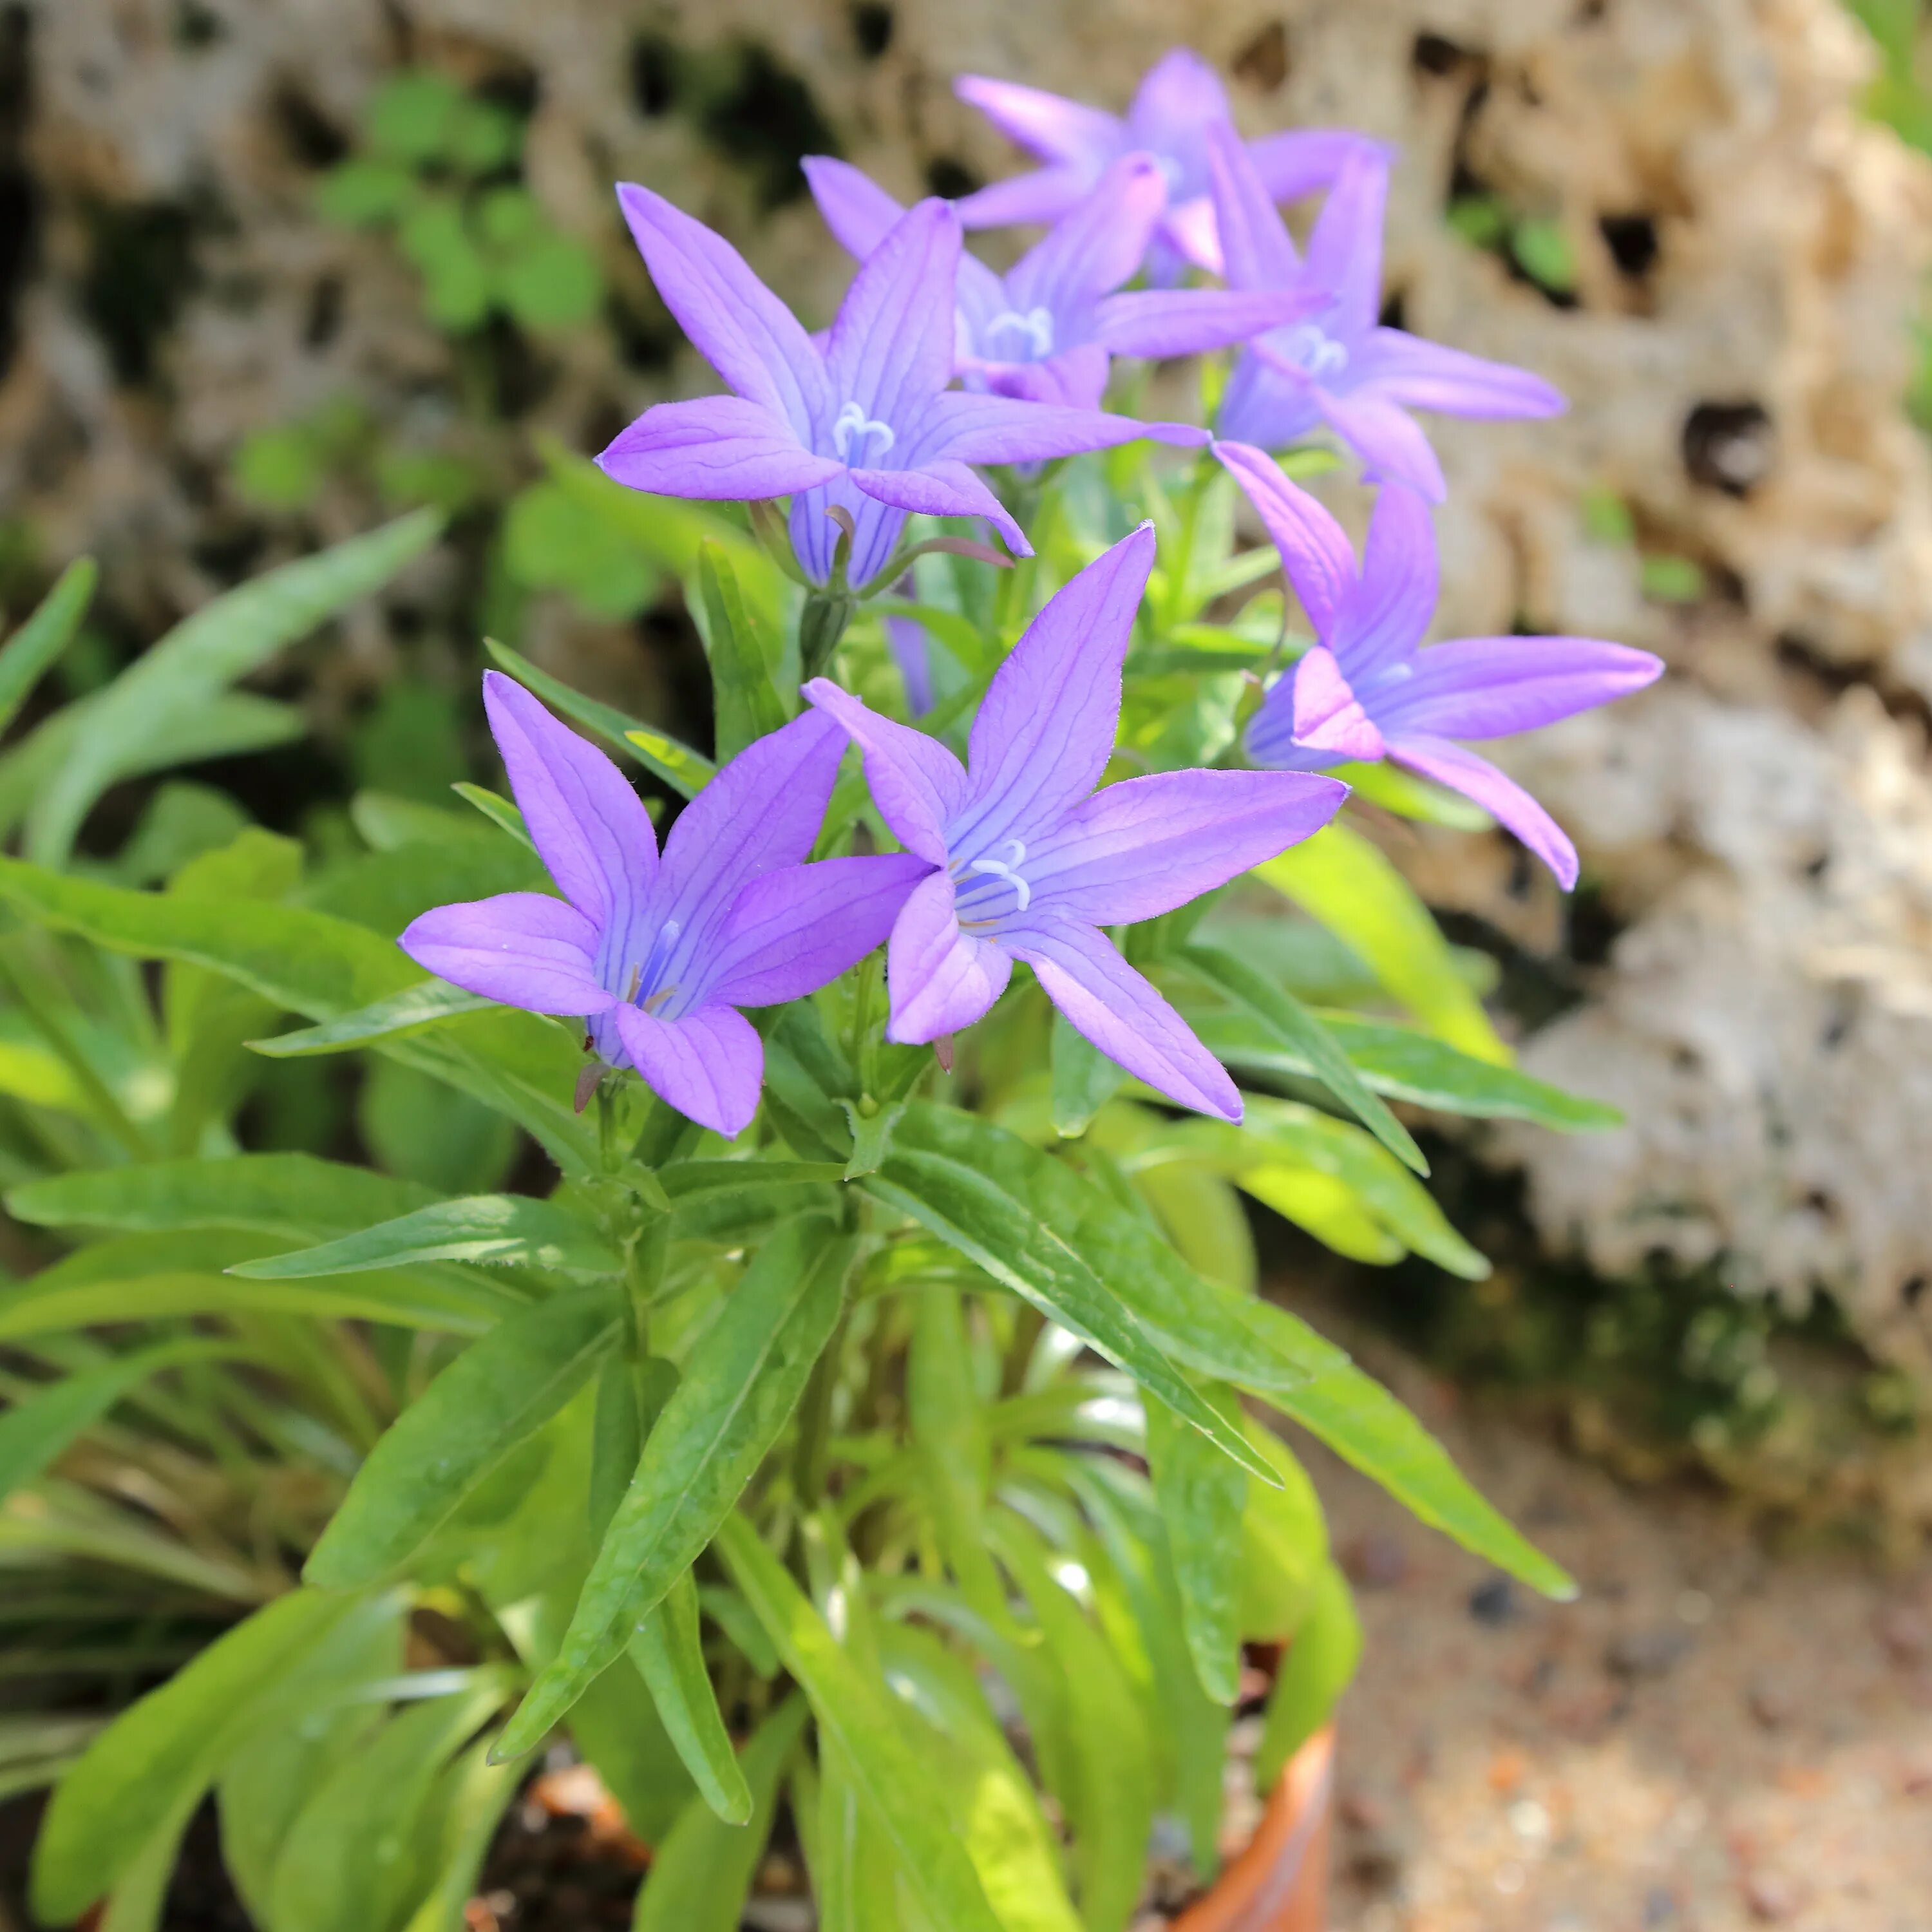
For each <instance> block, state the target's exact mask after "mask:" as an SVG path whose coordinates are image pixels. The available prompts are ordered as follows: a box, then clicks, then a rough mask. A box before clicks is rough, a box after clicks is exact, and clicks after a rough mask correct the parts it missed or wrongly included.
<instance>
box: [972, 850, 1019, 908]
mask: <svg viewBox="0 0 1932 1932" xmlns="http://www.w3.org/2000/svg"><path fill="white" fill-rule="evenodd" d="M1007 850H1008V851H1009V852H1010V853H1012V854H1013V857H1012V858H1011V859H974V861H973V862H972V863H971V865H968V867H967V868H966V869H967V871H969V872H983V873H986V874H988V875H989V877H992V878H995V879H1004V880H1006V882H1007V884H1008V885H1010V886H1012V887H1013V893H1014V895H1015V897H1016V898H1018V899H1019V902H1020V903H1019V910H1021V911H1022V912H1025V910H1026V909H1027V907H1028V906H1030V905H1031V904H1033V888H1032V886H1030V885H1028V883H1027V882H1026V881H1025V880H1024V879H1023V878H1022V877H1020V875H1019V873H1017V872H1016V871H1014V870H1013V868H1014V866H1016V865H1019V863H1020V862H1022V860H1023V859H1025V857H1026V847H1025V845H1024V844H1022V843H1021V842H1020V841H1019V839H1017V838H1009V839H1008V840H1007Z"/></svg>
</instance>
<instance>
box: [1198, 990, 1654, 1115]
mask: <svg viewBox="0 0 1932 1932" xmlns="http://www.w3.org/2000/svg"><path fill="white" fill-rule="evenodd" d="M1187 1017H1188V1022H1189V1024H1190V1025H1192V1026H1193V1028H1194V1030H1195V1031H1196V1033H1198V1034H1199V1035H1200V1036H1201V1038H1202V1042H1203V1043H1204V1044H1205V1046H1207V1047H1208V1050H1209V1051H1210V1052H1211V1053H1213V1054H1214V1056H1215V1058H1217V1059H1219V1060H1224V1061H1226V1062H1227V1063H1228V1064H1229V1066H1231V1067H1240V1068H1242V1069H1243V1070H1246V1071H1248V1072H1250V1073H1258V1074H1263V1075H1268V1076H1275V1077H1277V1078H1280V1077H1286V1078H1288V1079H1312V1078H1313V1072H1314V1070H1313V1067H1311V1066H1310V1064H1309V1063H1308V1061H1307V1060H1306V1059H1305V1058H1303V1057H1302V1056H1301V1055H1299V1054H1296V1053H1291V1052H1287V1051H1286V1049H1283V1048H1282V1047H1281V1046H1279V1045H1278V1044H1277V1043H1276V1041H1275V1040H1274V1038H1273V1037H1271V1036H1269V1035H1268V1034H1265V1032H1264V1031H1263V1030H1262V1028H1260V1027H1259V1025H1257V1024H1256V1023H1255V1022H1253V1020H1252V1019H1250V1016H1247V1014H1244V1013H1230V1012H1228V1011H1227V1010H1225V1009H1224V1010H1220V1011H1217V1012H1210V1011H1208V1010H1205V1009H1202V1010H1195V1009H1193V1007H1190V1008H1189V1009H1188V1011H1187ZM1319 1019H1320V1020H1321V1022H1322V1025H1323V1026H1325V1028H1328V1031H1329V1032H1330V1034H1332V1035H1333V1036H1334V1038H1335V1040H1336V1041H1337V1043H1338V1044H1339V1045H1340V1046H1341V1048H1342V1049H1343V1052H1346V1054H1347V1055H1348V1056H1349V1059H1350V1060H1351V1061H1353V1062H1354V1063H1355V1067H1356V1070H1357V1071H1358V1072H1359V1073H1361V1076H1362V1078H1363V1079H1364V1080H1365V1081H1366V1082H1367V1083H1368V1084H1369V1085H1370V1087H1372V1088H1374V1089H1375V1091H1376V1092H1377V1093H1379V1094H1387V1095H1388V1097H1390V1098H1391V1100H1406V1101H1409V1103H1412V1105H1414V1106H1418V1107H1430V1108H1433V1109H1435V1110H1436V1112H1438V1113H1443V1114H1465V1115H1473V1116H1474V1117H1475V1118H1478V1119H1479V1120H1515V1121H1530V1122H1532V1124H1535V1126H1538V1127H1550V1128H1553V1129H1554V1130H1556V1132H1557V1133H1586V1132H1589V1131H1591V1130H1595V1129H1598V1128H1603V1127H1620V1126H1622V1124H1623V1116H1622V1115H1621V1114H1620V1113H1619V1112H1617V1110H1616V1108H1614V1107H1611V1106H1605V1105H1604V1103H1603V1102H1601V1100H1583V1099H1582V1098H1581V1097H1579V1096H1577V1095H1576V1094H1566V1093H1565V1092H1564V1091H1563V1090H1562V1088H1560V1087H1552V1086H1550V1085H1548V1084H1547V1082H1544V1081H1541V1080H1533V1079H1531V1078H1530V1076H1529V1075H1528V1074H1526V1073H1518V1072H1517V1070H1516V1069H1515V1068H1514V1067H1499V1066H1496V1064H1494V1063H1493V1062H1492V1061H1487V1060H1475V1059H1472V1058H1470V1056H1469V1055H1468V1054H1466V1053H1460V1052H1457V1049H1455V1048H1454V1047H1453V1046H1445V1044H1444V1043H1443V1042H1442V1041H1441V1040H1436V1039H1434V1038H1433V1037H1431V1036H1430V1035H1429V1034H1426V1033H1418V1031H1416V1030H1415V1028H1413V1027H1401V1026H1388V1025H1383V1024H1382V1023H1381V1022H1379V1021H1375V1020H1365V1019H1361V1017H1360V1016H1358V1015H1356V1014H1354V1013H1337V1012H1330V1011H1322V1012H1321V1013H1319Z"/></svg>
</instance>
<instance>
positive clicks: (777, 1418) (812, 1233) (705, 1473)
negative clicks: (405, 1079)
mask: <svg viewBox="0 0 1932 1932" xmlns="http://www.w3.org/2000/svg"><path fill="white" fill-rule="evenodd" d="M852 1256H853V1246H852V1244H851V1243H850V1241H846V1240H844V1239H841V1238H838V1237H837V1236H835V1235H834V1234H833V1232H832V1229H831V1228H830V1226H829V1224H828V1223H826V1222H823V1221H822V1220H805V1221H802V1222H794V1223H792V1224H791V1225H790V1226H788V1227H787V1228H785V1229H784V1230H782V1231H781V1232H780V1233H778V1234H777V1235H774V1236H773V1237H772V1239H771V1240H770V1241H767V1242H766V1244H765V1245H764V1247H763V1248H761V1249H760V1250H759V1251H758V1254H757V1258H756V1259H754V1261H753V1262H752V1263H751V1266H750V1267H749V1268H747V1269H746V1270H745V1274H744V1278H743V1279H742V1280H741V1281H740V1282H739V1283H738V1285H737V1286H736V1288H735V1289H733V1290H732V1292H731V1294H730V1297H729V1298H728V1299H727V1301H726V1302H725V1304H724V1307H723V1309H722V1310H721V1311H720V1313H719V1314H718V1317H717V1319H715V1321H714V1322H712V1325H711V1326H710V1327H709V1328H708V1329H707V1330H706V1331H705V1334H704V1335H703V1338H702V1340H700V1341H699V1343H697V1346H696V1347H695V1348H694V1349H692V1351H691V1355H690V1356H689V1358H688V1359H687V1360H686V1361H685V1362H684V1364H682V1370H683V1375H682V1380H681V1381H680V1382H679V1384H678V1386H677V1389H676V1393H675V1394H673V1396H672V1397H671V1398H670V1401H669V1402H668V1403H666V1404H665V1406H664V1413H663V1415H661V1416H660V1417H659V1418H658V1423H657V1427H655V1428H654V1429H653V1430H652V1431H651V1433H650V1436H649V1439H647V1440H646V1442H645V1444H644V1449H643V1455H642V1457H640V1459H639V1461H638V1463H637V1474H636V1475H635V1476H634V1477H633V1478H632V1479H631V1487H630V1488H629V1489H628V1490H627V1491H626V1492H625V1496H624V1499H623V1501H622V1503H620V1504H619V1505H618V1508H617V1514H616V1516H615V1517H613V1518H612V1520H611V1523H610V1529H608V1530H607V1531H606V1532H605V1533H604V1541H603V1543H602V1544H601V1547H599V1549H598V1552H597V1556H596V1559H595V1562H593V1563H592V1565H591V1568H590V1574H589V1579H588V1580H586V1583H585V1584H584V1586H583V1593H582V1595H580V1597H579V1598H578V1599H577V1609H576V1611H575V1613H574V1615H573V1616H571V1621H570V1628H569V1629H568V1631H566V1632H565V1634H564V1639H563V1643H562V1646H561V1648H560V1649H559V1651H558V1652H557V1655H556V1657H555V1658H553V1660H552V1661H550V1664H548V1665H547V1666H546V1667H545V1668H544V1670H542V1671H541V1673H539V1674H538V1677H537V1679H536V1681H535V1682H534V1683H533V1684H532V1685H531V1686H530V1688H529V1693H528V1694H527V1695H526V1697H525V1698H524V1700H523V1703H522V1705H521V1706H520V1707H519V1708H518V1709H517V1713H516V1715H515V1716H514V1717H513V1718H511V1721H510V1724H509V1725H508V1728H507V1729H506V1730H505V1732H504V1734H503V1736H502V1741H501V1742H500V1743H499V1745H498V1747H497V1754H498V1756H499V1757H505V1758H508V1757H517V1756H519V1755H520V1754H522V1753H523V1752H524V1751H529V1750H530V1749H531V1748H532V1747H533V1746H535V1745H537V1744H538V1743H539V1742H541V1739H542V1738H543V1736H544V1733H546V1732H547V1731H548V1730H549V1729H550V1727H551V1726H552V1725H553V1724H555V1723H556V1721H557V1720H558V1719H559V1718H561V1717H562V1715H563V1714H564V1713H565V1712H566V1711H568V1709H570V1707H571V1705H572V1704H574V1703H575V1702H576V1701H577V1698H578V1697H580V1696H581V1695H582V1694H583V1690H584V1688H585V1686H586V1685H588V1684H589V1683H590V1682H591V1681H592V1679H594V1678H595V1677H596V1676H597V1675H598V1673H599V1672H601V1671H602V1670H605V1669H607V1667H609V1666H610V1664H612V1663H613V1661H615V1660H616V1658H618V1657H619V1655H621V1654H622V1652H623V1651H624V1649H625V1647H626V1646H628V1643H629V1642H630V1640H631V1637H632V1636H633V1635H634V1634H635V1631H636V1628H637V1624H638V1623H639V1622H640V1621H641V1620H642V1619H643V1617H644V1616H646V1614H647V1613H649V1611H651V1610H654V1609H655V1608H656V1607H657V1606H658V1604H661V1602H663V1601H664V1597H665V1595H667V1592H669V1591H670V1587H671V1586H672V1585H673V1583H676V1581H677V1580H678V1578H679V1577H681V1576H682V1575H683V1574H684V1573H685V1571H687V1570H688V1569H689V1568H691V1565H692V1563H693V1562H695V1561H696V1560H697V1557H698V1556H700V1554H701V1553H703V1550H704V1547H705V1546H706V1544H708V1543H709V1541H711V1539H712V1536H713V1535H715V1534H716V1532H717V1529H718V1525H719V1524H720V1523H722V1522H723V1521H724V1519H725V1517H726V1516H727V1514H729V1512H730V1510H731V1508H732V1507H733V1505H734V1504H735V1503H736V1502H737V1499H738V1497H739V1494H740V1493H741V1492H742V1490H743V1489H744V1487H745V1484H747V1483H748V1482H749V1481H751V1477H752V1476H753V1475H754V1473H755V1472H756V1471H757V1466H758V1465H759V1463H760V1462H761V1461H763V1459H764V1456H765V1454H766V1451H768V1450H769V1448H771V1446H772V1443H773V1442H775V1441H776V1440H777V1439H778V1433H779V1432H780V1431H781V1430H782V1429H783V1428H784V1426H785V1424H786V1423H787V1421H789V1420H790V1417H791V1413H792V1411H793V1409H795V1408H796V1406H797V1405H798V1399H799V1396H800V1394H802V1392H803V1391H804V1388H805V1379H806V1377H807V1376H809V1375H810V1373H811V1366H812V1364H814V1362H815V1361H817V1359H818V1356H819V1352H820V1350H821V1349H823V1347H824V1346H825V1344H826V1341H827V1340H829V1337H830V1336H831V1334H832V1328H833V1325H834V1324H835V1322H837V1320H838V1311H839V1308H840V1307H841V1304H842V1302H843V1300H844V1284H845V1277H846V1274H847V1271H849V1269H850V1266H851V1263H852Z"/></svg>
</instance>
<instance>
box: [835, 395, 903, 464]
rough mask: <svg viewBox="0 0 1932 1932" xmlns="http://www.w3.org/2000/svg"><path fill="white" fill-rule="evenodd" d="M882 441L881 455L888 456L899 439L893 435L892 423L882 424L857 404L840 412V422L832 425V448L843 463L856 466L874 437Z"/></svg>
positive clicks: (848, 405) (880, 445) (848, 404)
mask: <svg viewBox="0 0 1932 1932" xmlns="http://www.w3.org/2000/svg"><path fill="white" fill-rule="evenodd" d="M873 437H878V438H880V443H879V454H880V455H881V456H884V455H887V454H888V453H889V452H890V450H891V449H892V445H893V444H894V443H896V442H897V441H898V437H895V435H893V434H892V425H891V424H890V423H883V422H880V420H879V419H878V418H877V416H868V415H866V413H865V410H864V408H863V407H862V406H861V405H860V404H857V403H856V402H853V403H847V404H846V405H845V407H844V408H843V409H842V410H840V411H839V412H838V420H837V421H836V422H834V423H833V424H832V448H833V449H835V450H836V451H837V452H838V460H839V461H840V462H841V463H855V464H856V463H857V462H858V461H859V459H860V458H862V457H863V456H864V455H865V452H866V449H867V447H868V446H869V444H870V443H871V440H872V439H873Z"/></svg>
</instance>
